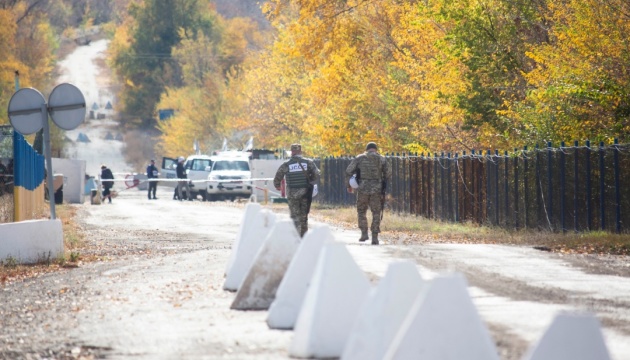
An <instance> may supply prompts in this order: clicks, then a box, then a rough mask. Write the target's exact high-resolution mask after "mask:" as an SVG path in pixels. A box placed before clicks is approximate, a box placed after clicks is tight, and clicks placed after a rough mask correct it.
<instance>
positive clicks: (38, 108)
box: [8, 84, 86, 220]
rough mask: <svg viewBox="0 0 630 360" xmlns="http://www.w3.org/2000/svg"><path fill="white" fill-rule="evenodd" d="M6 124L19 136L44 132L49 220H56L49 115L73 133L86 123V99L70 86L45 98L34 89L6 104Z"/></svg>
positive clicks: (58, 89)
mask: <svg viewBox="0 0 630 360" xmlns="http://www.w3.org/2000/svg"><path fill="white" fill-rule="evenodd" d="M8 113H9V120H10V122H11V125H12V126H13V128H14V129H15V130H16V131H17V132H19V133H20V134H22V135H30V134H33V133H35V132H37V131H39V130H40V129H41V128H42V127H43V128H44V156H45V158H46V167H47V168H48V173H47V176H46V178H47V181H48V199H49V202H50V218H51V219H53V220H54V219H55V218H56V216H55V200H54V196H55V191H54V186H53V176H54V172H53V169H52V151H51V147H50V146H51V144H50V126H49V124H48V113H50V116H51V117H52V120H53V122H54V123H55V124H56V125H57V126H58V127H60V128H62V129H63V130H72V129H75V128H76V127H77V126H79V125H80V124H81V123H82V122H83V121H84V120H85V113H86V109H85V98H84V97H83V93H81V90H79V89H78V88H77V87H76V86H74V85H72V84H60V85H57V86H56V87H55V88H54V89H53V91H52V92H51V93H50V96H49V97H48V104H46V100H45V99H44V96H43V95H42V94H41V93H40V92H39V91H37V90H36V89H33V88H24V89H20V90H18V91H16V92H15V93H14V94H13V96H12V97H11V100H10V101H9V111H8Z"/></svg>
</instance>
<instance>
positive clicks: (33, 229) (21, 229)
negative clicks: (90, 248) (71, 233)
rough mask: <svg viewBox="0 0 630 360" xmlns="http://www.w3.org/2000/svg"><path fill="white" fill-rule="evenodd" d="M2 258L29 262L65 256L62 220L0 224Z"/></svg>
mask: <svg viewBox="0 0 630 360" xmlns="http://www.w3.org/2000/svg"><path fill="white" fill-rule="evenodd" d="M0 234H2V236H0V260H6V259H8V258H12V259H14V260H15V261H16V262H17V263H20V264H28V263H36V262H39V261H47V260H53V259H57V258H58V257H60V256H63V251H64V248H63V229H62V228H61V220H59V219H55V220H27V221H19V222H13V223H6V224H0Z"/></svg>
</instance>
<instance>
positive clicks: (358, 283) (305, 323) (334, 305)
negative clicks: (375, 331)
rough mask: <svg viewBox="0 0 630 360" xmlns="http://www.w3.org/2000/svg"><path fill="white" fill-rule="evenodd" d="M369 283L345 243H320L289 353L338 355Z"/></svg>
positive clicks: (304, 355)
mask: <svg viewBox="0 0 630 360" xmlns="http://www.w3.org/2000/svg"><path fill="white" fill-rule="evenodd" d="M369 291H370V282H369V281H368V279H367V276H366V275H365V273H364V272H363V271H362V270H361V269H360V268H359V266H358V265H357V264H356V262H355V261H354V259H353V258H352V256H351V255H350V253H349V252H348V250H347V249H346V247H345V245H344V244H342V243H330V244H326V245H324V248H323V250H322V252H321V254H320V255H319V259H318V261H317V266H316V267H315V272H314V273H313V279H312V281H311V284H310V286H309V287H308V291H307V292H306V297H305V298H304V303H303V304H302V308H301V309H300V314H299V315H298V318H297V322H296V324H295V331H294V336H293V340H292V342H291V345H290V349H289V355H291V356H295V357H323V358H329V357H339V356H341V353H342V351H343V347H344V345H345V343H346V340H347V339H348V335H349V334H350V330H351V328H352V324H353V323H354V321H355V319H356V316H357V314H358V312H359V308H360V307H361V304H362V303H363V301H364V300H365V298H366V297H367V295H368V292H369Z"/></svg>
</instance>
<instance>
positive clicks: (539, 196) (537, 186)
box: [534, 144, 543, 228]
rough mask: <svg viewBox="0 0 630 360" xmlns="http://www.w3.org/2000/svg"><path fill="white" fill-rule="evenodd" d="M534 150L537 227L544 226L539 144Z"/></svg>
mask: <svg viewBox="0 0 630 360" xmlns="http://www.w3.org/2000/svg"><path fill="white" fill-rule="evenodd" d="M534 152H535V153H536V178H535V182H536V184H535V186H534V188H535V189H536V227H538V228H542V223H543V222H542V182H541V179H540V178H541V176H540V151H539V149H538V144H536V149H535V150H534Z"/></svg>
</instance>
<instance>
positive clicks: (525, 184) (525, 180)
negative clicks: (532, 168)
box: [523, 146, 529, 229]
mask: <svg viewBox="0 0 630 360" xmlns="http://www.w3.org/2000/svg"><path fill="white" fill-rule="evenodd" d="M523 154H524V156H523V197H524V199H525V201H524V204H523V212H524V215H525V217H524V220H523V221H524V223H523V225H524V226H525V229H527V226H528V225H529V222H528V220H529V216H528V213H529V211H528V210H529V184H528V182H529V181H528V178H529V172H528V170H529V169H528V165H529V164H528V163H527V155H528V154H527V146H524V147H523Z"/></svg>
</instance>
